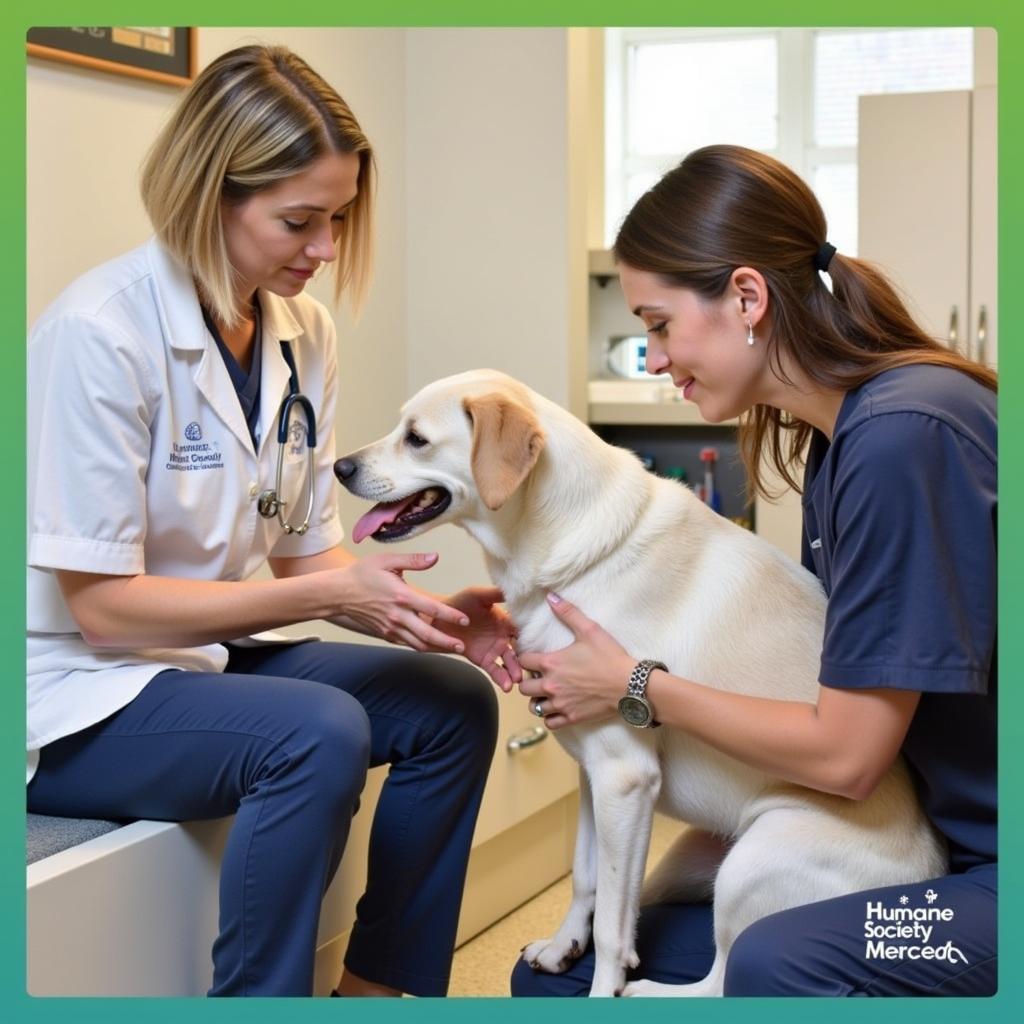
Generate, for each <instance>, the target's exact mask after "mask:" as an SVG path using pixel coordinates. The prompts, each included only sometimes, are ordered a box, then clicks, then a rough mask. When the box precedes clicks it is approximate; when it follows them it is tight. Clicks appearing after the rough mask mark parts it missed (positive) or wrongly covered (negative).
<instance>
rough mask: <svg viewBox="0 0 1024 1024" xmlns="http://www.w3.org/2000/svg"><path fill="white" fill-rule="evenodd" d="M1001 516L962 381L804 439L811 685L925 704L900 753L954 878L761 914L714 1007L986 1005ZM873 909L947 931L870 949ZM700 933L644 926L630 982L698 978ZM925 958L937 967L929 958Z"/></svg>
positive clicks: (991, 424)
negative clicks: (916, 1000) (968, 1000)
mask: <svg viewBox="0 0 1024 1024" xmlns="http://www.w3.org/2000/svg"><path fill="white" fill-rule="evenodd" d="M996 508H997V503H996V398H995V395H994V394H993V393H992V392H990V391H989V390H988V389H986V388H985V387H983V386H982V385H980V384H978V383H976V382H974V381H973V380H972V379H971V378H969V377H967V376H966V375H964V374H962V373H960V372H958V371H956V370H952V369H948V368H945V367H939V366H912V367H902V368H900V369H895V370H889V371H887V372H885V373H881V374H879V375H877V376H876V377H874V378H872V379H871V380H869V381H868V382H866V383H865V384H864V385H862V386H861V387H860V388H857V389H855V390H853V391H851V392H849V393H848V394H847V395H846V397H845V399H844V401H843V404H842V408H841V410H840V413H839V417H838V419H837V421H836V427H835V431H834V432H833V437H832V441H831V443H829V441H828V439H827V438H826V437H825V436H824V435H822V434H820V433H816V434H815V436H814V439H813V441H812V444H811V448H810V451H809V454H808V461H807V469H806V473H805V477H804V498H803V511H804V537H803V562H804V564H805V565H806V566H807V568H809V569H811V570H812V571H813V572H815V573H816V574H817V576H818V577H819V579H820V580H821V581H822V583H823V585H824V587H825V590H826V592H827V593H828V596H829V603H828V614H827V619H826V627H825V639H824V647H823V652H822V661H821V674H820V677H819V678H820V680H821V683H822V685H823V686H832V687H837V688H851V689H854V688H875V687H892V688H893V689H901V690H919V691H921V694H922V696H921V700H920V703H919V706H918V709H917V711H916V713H915V715H914V719H913V721H912V722H911V725H910V728H909V730H908V732H907V736H906V739H905V740H904V744H903V748H902V753H903V756H904V757H905V758H906V760H907V763H908V765H909V767H910V772H911V775H912V777H913V779H914V782H915V785H916V788H917V791H918V794H919V796H920V798H921V801H922V803H923V805H924V808H925V810H926V812H927V813H928V816H929V817H930V819H931V820H932V822H933V823H934V824H935V826H936V828H937V829H938V830H939V831H940V832H941V833H942V834H943V835H944V836H945V837H946V839H947V841H948V843H949V851H950V868H951V874H950V875H949V876H947V877H944V878H940V879H931V880H930V881H928V882H924V883H921V884H920V885H916V886H899V887H896V888H894V889H882V890H875V891H871V892H863V893H855V894H852V895H850V896H844V897H841V898H839V899H835V900H827V901H823V902H820V903H813V904H809V905H807V906H803V907H795V908H793V909H791V910H787V911H784V912H782V913H779V914H774V915H772V916H771V917H768V918H763V919H762V920H760V921H758V922H756V923H755V924H753V925H752V926H751V927H749V928H748V929H747V930H746V931H744V932H743V933H742V934H741V935H740V936H739V937H738V938H737V940H736V942H735V944H734V945H733V948H732V950H731V951H730V956H729V961H728V965H727V969H726V979H725V994H726V995H752V996H756V995H820V996H824V995H962V996H967V995H979V996H980V995H991V994H993V993H994V992H995V989H996V893H997V886H996V859H997V850H996V817H997V815H996V795H997V794H996V681H997V669H996ZM929 892H931V893H932V894H933V895H931V896H929ZM903 896H906V897H907V904H903V903H902V901H901V898H902V897H903ZM876 904H881V906H882V908H883V909H884V910H893V909H897V908H900V907H902V906H909V907H921V908H926V909H927V908H928V907H934V908H936V909H938V908H943V909H947V910H949V911H952V916H951V918H950V919H949V920H946V921H938V922H935V923H934V924H933V928H934V931H933V932H932V933H931V934H930V937H929V940H928V942H924V943H922V941H921V939H920V937H917V938H914V937H909V936H908V937H906V938H892V939H888V938H886V939H884V940H883V939H877V938H871V939H869V937H868V930H869V928H870V930H871V931H872V933H874V929H875V928H877V927H879V926H881V927H882V928H889V927H890V926H891V924H892V922H890V921H888V920H881V919H879V918H878V917H877V916H872V915H873V914H874V912H873V911H869V906H874V905H876ZM711 921H712V913H711V906H710V905H709V904H694V905H664V906H659V907H652V908H650V909H648V910H647V911H645V912H644V913H643V914H642V915H641V918H640V923H639V928H638V941H637V951H638V953H639V956H640V967H639V968H637V969H636V970H635V971H632V972H630V977H631V978H640V977H646V978H650V979H652V980H654V981H662V982H666V983H670V984H686V983H688V982H692V981H698V980H700V979H701V978H703V977H704V976H705V974H706V973H707V971H708V970H709V969H710V967H711V962H712V960H713V956H714V946H713V934H712V927H711ZM879 941H881V942H882V947H884V948H882V947H879V946H878V945H873V946H872V945H869V942H875V943H877V942H879ZM946 943H951V944H952V946H953V947H955V949H956V953H953V952H951V951H950V950H949V948H948V947H947V946H945V944H946ZM923 945H930V946H931V947H932V948H937V947H943V948H945V949H946V952H945V954H944V955H943V954H939V955H938V956H936V957H935V958H932V959H924V958H922V954H921V952H920V949H921V947H922V946H923ZM890 947H892V949H893V952H889V949H890ZM901 949H902V953H901V952H900V950H901ZM915 951H916V955H915ZM927 955H928V954H923V956H927ZM592 970H593V951H592V950H591V951H589V952H588V954H587V955H586V957H584V958H583V959H581V960H580V961H578V962H577V963H576V964H574V965H573V966H572V968H571V969H570V971H569V972H568V973H567V974H564V975H543V974H541V973H540V972H537V971H534V970H532V969H531V968H530V967H529V966H528V965H527V964H525V963H524V962H522V961H520V962H519V963H518V964H517V965H516V968H515V971H514V973H513V976H512V992H513V994H514V995H586V993H587V990H588V989H589V984H590V981H589V979H590V976H591V973H592Z"/></svg>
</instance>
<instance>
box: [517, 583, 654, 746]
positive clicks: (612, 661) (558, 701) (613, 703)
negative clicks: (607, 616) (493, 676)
mask: <svg viewBox="0 0 1024 1024" xmlns="http://www.w3.org/2000/svg"><path fill="white" fill-rule="evenodd" d="M548 602H549V603H550V605H551V609H552V611H553V612H554V613H555V615H557V616H558V618H559V619H560V620H561V621H562V622H564V623H565V625H566V626H568V627H569V629H571V630H572V633H573V636H574V638H575V640H574V642H573V643H572V644H570V645H569V646H568V647H563V648H562V649H561V650H560V651H552V652H550V653H548V654H541V653H538V652H534V651H530V652H526V653H523V654H520V655H519V664H520V665H521V666H522V667H523V668H524V669H528V670H529V671H531V672H533V673H536V674H537V675H536V676H535V677H534V678H527V679H524V680H523V681H522V682H521V683H520V684H519V690H520V692H521V693H523V694H524V695H526V696H527V697H531V698H538V699H539V700H540V709H541V711H542V713H543V715H544V724H545V725H546V726H547V727H548V728H549V729H559V728H561V727H562V726H565V725H575V724H577V723H578V722H591V721H595V720H597V719H601V718H608V717H610V716H611V715H613V714H615V713H616V710H617V708H618V703H619V698H620V697H621V696H622V694H623V693H624V692H625V688H626V680H627V679H628V678H629V673H630V672H631V671H632V670H633V666H634V665H635V664H636V659H635V658H632V657H631V656H630V655H629V654H628V653H627V652H626V650H625V649H624V648H623V647H622V646H620V644H619V643H618V641H616V640H615V639H614V638H613V637H612V636H611V634H610V633H608V632H607V631H606V630H604V629H602V628H601V626H599V625H598V624H597V623H596V622H594V621H592V620H591V619H588V618H587V617H586V615H584V614H583V612H581V611H580V610H579V608H577V607H576V606H575V605H573V604H570V603H569V602H568V601H566V600H563V599H562V598H559V597H558V596H557V595H556V594H551V595H549V596H548Z"/></svg>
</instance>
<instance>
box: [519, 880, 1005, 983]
mask: <svg viewBox="0 0 1024 1024" xmlns="http://www.w3.org/2000/svg"><path fill="white" fill-rule="evenodd" d="M928 890H931V891H932V892H933V893H934V894H935V898H934V899H933V900H932V902H931V904H930V903H929V900H928V897H927V896H926V893H927V892H928ZM902 896H907V897H908V903H907V905H908V906H910V907H928V906H929V905H934V906H936V907H942V908H949V909H951V910H952V911H953V917H952V919H951V920H950V921H948V922H938V923H936V924H935V925H934V928H935V930H934V932H932V934H931V937H930V938H929V940H928V941H927V942H926V943H925V944H926V945H929V946H931V947H933V948H937V947H942V946H945V944H946V943H947V942H952V944H953V945H954V946H955V947H956V948H957V950H959V951H960V953H961V954H962V956H963V958H964V959H961V957H960V956H956V957H955V959H956V963H951V962H950V961H949V958H948V957H949V954H948V953H947V954H946V958H944V959H909V958H905V959H896V958H893V959H887V958H885V957H884V955H883V956H877V955H874V954H877V953H878V952H879V950H878V948H877V947H875V948H874V949H872V951H871V952H872V954H873V955H872V956H870V957H869V956H867V955H866V954H867V952H868V949H867V941H868V940H867V938H866V936H865V924H866V923H870V925H871V928H872V934H874V929H875V928H876V926H878V925H879V924H881V926H882V927H883V928H888V927H891V926H892V924H891V922H889V921H880V920H879V919H878V917H877V916H873V917H871V918H870V919H869V917H868V911H867V906H866V905H867V904H868V903H869V902H870V903H872V904H875V903H878V902H881V903H882V905H883V906H884V907H885V908H896V907H900V906H901V902H900V898H901V897H902ZM878 941H882V942H883V943H884V945H885V946H886V947H889V946H892V947H899V946H904V947H907V948H908V949H909V948H911V947H918V948H920V946H921V945H922V943H921V941H920V939H912V938H903V939H900V938H885V939H876V938H872V942H878ZM636 951H637V955H638V956H639V957H640V966H639V967H637V968H635V969H634V970H631V971H630V972H629V974H628V977H629V980H631V981H632V980H634V979H636V978H647V979H649V980H651V981H659V982H662V983H664V984H667V985H686V984H689V983H691V982H695V981H700V980H701V979H703V978H704V977H705V976H706V975H707V973H708V971H709V970H710V969H711V963H712V961H713V960H714V957H715V940H714V933H713V924H712V912H711V904H710V903H690V904H660V905H657V906H652V907H647V908H645V909H644V910H643V911H642V912H641V915H640V922H639V925H638V929H637V943H636ZM593 973H594V947H593V944H591V946H590V948H589V949H588V950H587V952H586V953H585V954H584V955H583V956H582V957H581V958H580V959H579V960H577V961H576V962H575V963H574V964H572V966H571V967H570V968H569V970H568V971H566V972H565V973H564V974H544V973H542V972H541V971H535V970H533V968H531V967H530V966H529V965H528V964H527V963H526V962H525V961H523V960H520V961H519V962H518V963H517V964H516V966H515V969H514V970H513V972H512V995H514V996H585V995H587V993H588V992H589V990H590V979H591V978H592V977H593ZM995 991H996V865H995V864H984V865H980V866H978V867H975V868H972V869H971V870H969V871H966V872H964V873H962V874H957V875H947V876H946V877H944V878H935V879H932V880H931V881H930V882H921V883H917V884H914V885H903V886H892V887H889V888H885V889H877V890H873V891H870V892H860V893H854V894H852V895H849V896H841V897H839V898H838V899H832V900H823V901H822V902H820V903H809V904H807V905H806V906H802V907H794V908H792V909H791V910H784V911H782V912H781V913H778V914H772V915H770V916H768V917H764V918H762V919H761V920H760V921H756V922H755V923H754V924H752V925H751V926H750V927H749V928H747V929H746V930H745V931H743V932H741V933H740V935H739V936H738V937H737V939H736V942H735V943H734V944H733V947H732V949H731V951H730V953H729V960H728V962H727V964H726V972H725V995H727V996H991V995H993V994H995Z"/></svg>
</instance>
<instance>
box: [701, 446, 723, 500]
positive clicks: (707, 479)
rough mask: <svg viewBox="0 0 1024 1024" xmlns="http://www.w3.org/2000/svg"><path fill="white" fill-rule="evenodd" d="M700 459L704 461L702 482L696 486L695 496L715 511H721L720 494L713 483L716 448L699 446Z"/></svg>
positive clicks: (716, 456)
mask: <svg viewBox="0 0 1024 1024" xmlns="http://www.w3.org/2000/svg"><path fill="white" fill-rule="evenodd" d="M700 461H701V462H703V463H704V483H702V484H701V485H700V486H699V487H698V488H697V497H698V498H700V500H701V501H703V502H704V504H705V505H707V506H708V508H710V509H712V510H714V511H715V512H719V513H721V511H722V495H721V493H720V492H719V490H718V486H717V485H716V484H715V463H716V462H717V461H718V449H717V448H701V450H700Z"/></svg>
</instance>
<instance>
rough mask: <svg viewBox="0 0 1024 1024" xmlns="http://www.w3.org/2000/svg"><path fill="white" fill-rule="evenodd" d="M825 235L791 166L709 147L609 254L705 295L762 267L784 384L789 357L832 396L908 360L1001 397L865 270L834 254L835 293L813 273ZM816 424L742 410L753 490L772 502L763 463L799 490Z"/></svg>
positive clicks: (989, 379) (766, 409) (643, 208)
mask: <svg viewBox="0 0 1024 1024" xmlns="http://www.w3.org/2000/svg"><path fill="white" fill-rule="evenodd" d="M825 240H826V226H825V215H824V213H823V212H822V209H821V206H820V204H819V203H818V200H817V199H816V198H815V196H814V193H813V192H812V191H811V190H810V189H809V188H808V187H807V185H806V184H805V183H804V182H803V181H802V180H801V179H800V177H799V176H798V175H796V174H795V173H794V172H793V171H791V170H790V169H789V168H788V167H786V166H785V165H784V164H782V163H780V162H779V161H778V160H774V159H772V158H771V157H769V156H765V155H764V154H763V153H758V152H756V151H755V150H751V149H744V148H743V147H741V146H706V147H705V148H703V149H698V150H694V151H693V152H692V153H690V155H689V156H687V157H686V159H685V160H683V162H682V163H681V164H680V165H679V166H678V167H675V168H673V169H672V170H671V171H669V172H668V173H667V174H666V175H665V176H664V177H663V178H662V179H661V180H660V181H659V182H658V183H657V184H656V185H655V186H654V187H653V188H652V189H650V191H648V192H646V193H645V194H644V195H643V196H641V197H640V199H639V200H637V202H636V204H635V205H634V207H633V209H632V210H630V212H629V213H628V214H627V216H626V219H625V220H624V221H623V223H622V226H621V227H620V228H619V232H618V235H617V237H616V239H615V245H614V247H613V253H614V256H615V259H616V261H617V262H619V263H625V264H627V265H628V266H630V267H633V268H635V269H636V270H644V271H647V272H649V273H653V274H657V275H658V276H659V277H660V278H661V279H662V281H663V282H664V283H665V284H667V285H669V286H670V287H678V288H688V289H690V290H692V291H695V292H697V293H698V294H699V295H701V296H702V297H704V298H705V299H708V300H711V299H717V298H719V297H720V296H721V295H722V294H723V293H724V292H725V290H726V288H727V286H728V284H729V280H730V278H731V276H732V273H733V271H734V270H735V269H736V268H737V267H741V266H749V267H753V268H755V269H757V270H758V271H760V272H761V274H762V275H763V276H764V279H765V282H766V284H767V287H768V293H769V296H770V305H769V313H770V320H771V326H770V331H769V335H768V338H767V341H766V344H767V346H768V358H769V361H770V365H771V367H772V371H773V372H774V373H775V374H776V376H777V377H779V379H780V380H784V381H786V382H787V383H789V382H790V381H789V380H788V378H787V377H786V376H785V372H784V370H783V364H782V360H781V355H782V353H785V355H786V358H787V359H788V360H792V361H793V363H795V364H796V365H797V366H798V367H799V368H800V369H801V370H802V371H803V372H804V373H805V374H806V375H807V376H808V377H809V378H810V379H811V380H813V381H815V382H816V383H818V384H820V385H821V386H822V387H823V388H827V389H829V390H837V391H850V390H853V389H854V388H857V387H859V386H860V385H861V384H863V383H864V382H865V381H867V380H870V379H871V378H872V377H874V376H875V375H876V374H879V373H882V372H883V371H885V370H891V369H894V368H895V367H898V366H908V365H910V364H912V363H929V364H934V365H939V366H949V367H952V368H953V369H956V370H959V371H961V372H962V373H965V374H967V375H968V376H969V377H972V378H973V379H974V380H976V381H978V382H980V383H981V384H983V385H984V386H985V387H988V388H991V389H992V390H993V391H995V390H996V374H995V372H994V371H993V370H990V369H989V368H988V367H986V366H982V365H980V364H978V363H974V362H972V361H971V360H969V359H967V358H965V357H964V356H962V355H960V354H959V353H958V352H954V351H952V350H950V349H948V348H946V346H945V345H943V344H941V343H940V342H939V341H937V340H936V339H934V338H931V337H929V336H928V335H927V334H925V332H924V331H923V330H922V329H921V328H920V327H919V326H918V325H917V324H916V323H915V322H914V319H913V317H911V315H910V313H909V312H908V311H907V308H906V306H904V304H903V302H902V301H901V299H900V298H899V296H898V295H897V294H896V291H895V289H894V288H893V286H892V285H891V284H890V283H889V281H888V280H887V279H886V277H885V275H884V274H883V273H882V272H881V271H880V270H879V269H877V268H876V267H874V266H872V265H871V264H870V263H867V262H866V261H864V260H858V259H854V258H853V257H852V256H843V255H842V254H841V253H835V254H834V255H833V256H832V260H831V262H830V263H829V265H828V273H829V276H830V277H831V278H832V291H831V293H830V292H829V290H828V288H827V287H826V285H825V282H824V281H823V280H822V279H821V277H820V275H819V273H818V271H817V269H816V267H815V259H816V256H817V253H818V250H819V249H820V248H821V246H822V244H823V243H824V242H825ZM813 429H814V428H813V427H812V426H811V425H810V424H809V423H806V422H804V421H802V420H799V419H796V418H795V417H791V416H790V415H789V414H787V413H785V412H782V411H781V410H779V409H775V408H772V407H771V406H767V405H756V406H754V407H753V408H752V409H750V410H749V411H748V412H746V413H744V414H743V416H741V418H740V449H741V452H742V455H743V462H744V465H745V466H746V469H747V475H748V479H749V481H750V484H751V487H752V489H753V490H755V491H757V492H758V493H760V494H763V495H765V496H766V497H772V495H771V494H769V492H768V490H767V489H766V485H765V482H764V479H763V477H762V473H761V460H762V457H764V458H766V459H768V460H770V463H771V465H772V466H774V468H775V469H776V470H777V471H778V473H779V475H780V476H781V477H782V479H783V480H785V481H786V482H787V483H788V484H789V485H790V486H791V487H793V488H794V489H795V490H797V491H800V490H801V486H800V482H799V480H798V479H797V470H798V469H799V468H800V466H801V465H802V460H803V451H804V447H805V445H806V443H807V440H808V439H809V437H810V435H811V431H812V430H813Z"/></svg>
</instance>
